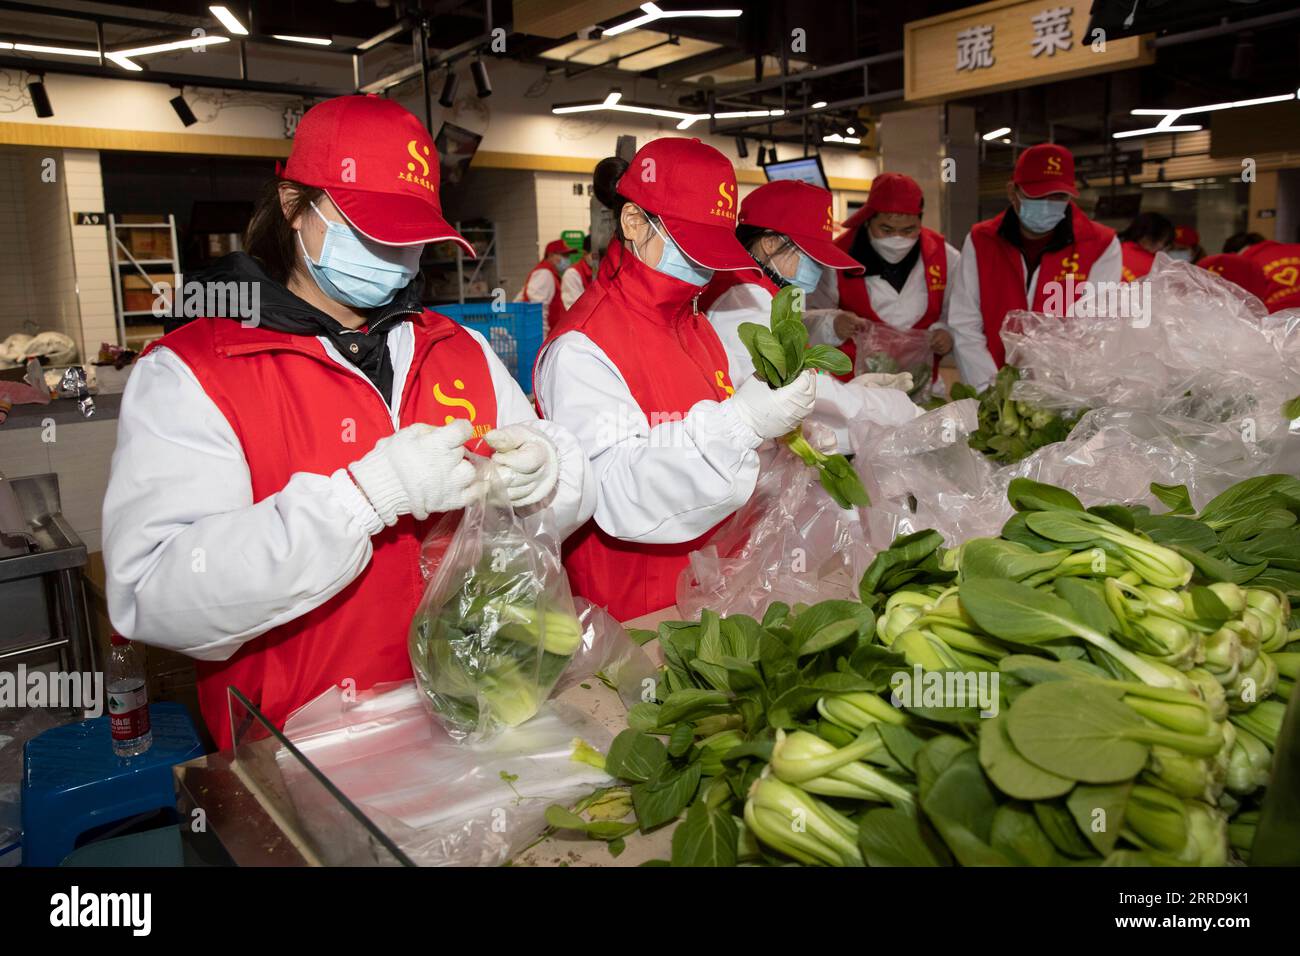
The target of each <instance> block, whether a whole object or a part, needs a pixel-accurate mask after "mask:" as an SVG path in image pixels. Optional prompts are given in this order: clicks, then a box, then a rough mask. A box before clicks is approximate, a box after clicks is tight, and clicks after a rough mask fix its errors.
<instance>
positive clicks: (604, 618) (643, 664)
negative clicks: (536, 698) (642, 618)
mask: <svg viewBox="0 0 1300 956" xmlns="http://www.w3.org/2000/svg"><path fill="white" fill-rule="evenodd" d="M573 603H574V605H575V606H576V607H577V609H578V623H579V624H581V626H582V641H581V643H580V644H579V645H578V649H577V651H575V652H574V655H573V657H571V658H570V659H569V666H568V667H566V668H565V669H564V673H563V674H561V675H560V679H559V681H558V682H557V683H556V685H555V688H554V690H552V691H551V695H552V696H553V697H558V696H559V695H560V694H563V693H564V692H565V691H566V690H568V689H569V688H570V687H574V686H576V685H578V684H581V683H583V682H584V681H586V680H587V679H588V678H591V677H594V678H596V679H598V680H600V681H602V682H603V683H605V684H607V685H609V686H610V687H612V688H613V689H614V690H615V691H616V692H617V693H618V696H619V697H620V698H621V699H622V701H623V703H624V704H625V705H626V706H627V708H628V709H629V710H630V709H631V708H632V706H633V705H634V704H638V703H640V702H641V701H642V699H643V698H642V696H641V694H642V691H643V690H644V689H645V687H646V684H645V682H646V680H647V679H648V680H651V681H653V680H654V677H655V674H656V672H657V670H658V668H656V667H655V665H654V663H653V662H652V661H651V660H650V657H649V655H648V654H646V652H645V651H644V650H642V649H641V647H640V646H639V645H638V644H637V643H636V642H635V641H633V640H632V638H630V637H629V636H628V633H627V629H626V628H624V627H623V625H622V624H620V623H619V622H618V621H616V620H614V616H613V615H612V614H610V613H609V612H608V611H606V610H605V609H604V608H603V607H599V606H597V605H595V604H592V603H591V602H590V601H588V600H587V599H585V598H574V601H573Z"/></svg>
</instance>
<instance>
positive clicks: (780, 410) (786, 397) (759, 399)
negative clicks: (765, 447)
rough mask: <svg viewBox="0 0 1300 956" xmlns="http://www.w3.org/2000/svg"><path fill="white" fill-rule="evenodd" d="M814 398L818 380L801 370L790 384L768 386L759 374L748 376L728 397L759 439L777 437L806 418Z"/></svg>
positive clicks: (742, 419)
mask: <svg viewBox="0 0 1300 956" xmlns="http://www.w3.org/2000/svg"><path fill="white" fill-rule="evenodd" d="M816 397H817V383H816V380H815V379H814V378H813V373H812V372H803V373H801V374H800V375H799V377H798V378H796V379H795V380H794V381H793V382H791V383H790V384H789V385H783V386H782V387H780V388H768V387H767V386H766V385H764V384H763V383H762V382H761V381H759V379H758V377H757V376H755V377H753V378H750V379H747V380H746V381H745V382H744V383H743V384H742V385H741V386H740V388H738V389H737V390H736V394H735V395H733V396H731V398H729V399H728V401H729V402H731V403H732V405H733V407H734V408H735V410H736V414H737V415H738V416H740V420H741V421H743V422H744V423H745V424H746V425H748V426H749V427H750V429H751V430H752V431H753V432H754V433H755V434H756V435H758V437H759V438H761V439H763V440H764V441H766V440H767V439H769V438H780V437H781V436H782V435H785V434H788V433H789V432H790V431H791V430H792V429H795V428H798V427H799V424H800V423H801V422H802V421H803V420H804V419H805V418H807V417H808V413H809V412H811V411H812V407H813V400H814V399H815V398H816Z"/></svg>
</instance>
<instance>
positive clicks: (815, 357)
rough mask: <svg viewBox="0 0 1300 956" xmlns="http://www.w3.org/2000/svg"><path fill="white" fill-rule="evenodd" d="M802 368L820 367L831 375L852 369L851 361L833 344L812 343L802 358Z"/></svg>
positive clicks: (843, 373) (841, 373)
mask: <svg viewBox="0 0 1300 956" xmlns="http://www.w3.org/2000/svg"><path fill="white" fill-rule="evenodd" d="M803 367H804V368H815V369H820V370H821V371H824V372H829V373H830V374H832V375H847V374H848V373H849V372H851V371H853V361H852V359H850V358H849V357H848V356H847V355H845V354H844V353H843V352H841V351H840V350H839V349H837V348H836V347H835V346H833V345H814V346H813V347H812V348H810V349H809V350H808V351H807V353H806V354H805V355H804V358H803Z"/></svg>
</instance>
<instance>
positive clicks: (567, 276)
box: [560, 236, 596, 311]
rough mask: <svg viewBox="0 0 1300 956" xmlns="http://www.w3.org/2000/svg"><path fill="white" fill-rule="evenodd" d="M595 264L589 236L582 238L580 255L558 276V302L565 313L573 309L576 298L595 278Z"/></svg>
mask: <svg viewBox="0 0 1300 956" xmlns="http://www.w3.org/2000/svg"><path fill="white" fill-rule="evenodd" d="M595 262H596V260H595V257H594V256H593V255H592V254H591V236H583V237H582V255H581V256H580V257H579V259H578V261H577V262H575V263H574V264H573V265H571V266H569V268H567V269H565V270H564V274H563V275H561V276H560V300H561V301H562V302H563V303H564V308H565V310H566V311H567V310H568V309H571V308H573V304H574V303H575V302H577V301H578V297H579V296H580V295H582V293H583V292H585V291H587V286H589V285H591V280H592V279H593V278H594V277H595Z"/></svg>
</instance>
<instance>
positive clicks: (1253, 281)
mask: <svg viewBox="0 0 1300 956" xmlns="http://www.w3.org/2000/svg"><path fill="white" fill-rule="evenodd" d="M1196 264H1197V265H1198V266H1200V267H1201V268H1202V269H1208V270H1209V271H1210V272H1213V273H1216V274H1218V275H1221V276H1223V277H1224V278H1225V279H1227V280H1228V281H1229V282H1235V283H1236V284H1237V285H1239V286H1241V287H1242V288H1243V289H1245V290H1246V291H1247V292H1249V293H1250V294H1251V295H1253V296H1254V297H1255V298H1257V299H1259V300H1260V301H1263V300H1264V298H1265V297H1266V296H1267V295H1268V277H1267V276H1266V275H1264V269H1263V267H1261V266H1260V264H1259V263H1258V262H1256V261H1255V260H1254V259H1250V258H1247V257H1246V256H1242V255H1238V254H1237V253H1235V252H1222V253H1219V254H1218V255H1213V256H1206V257H1205V258H1204V259H1202V260H1201V261H1200V262H1198V263H1196Z"/></svg>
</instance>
